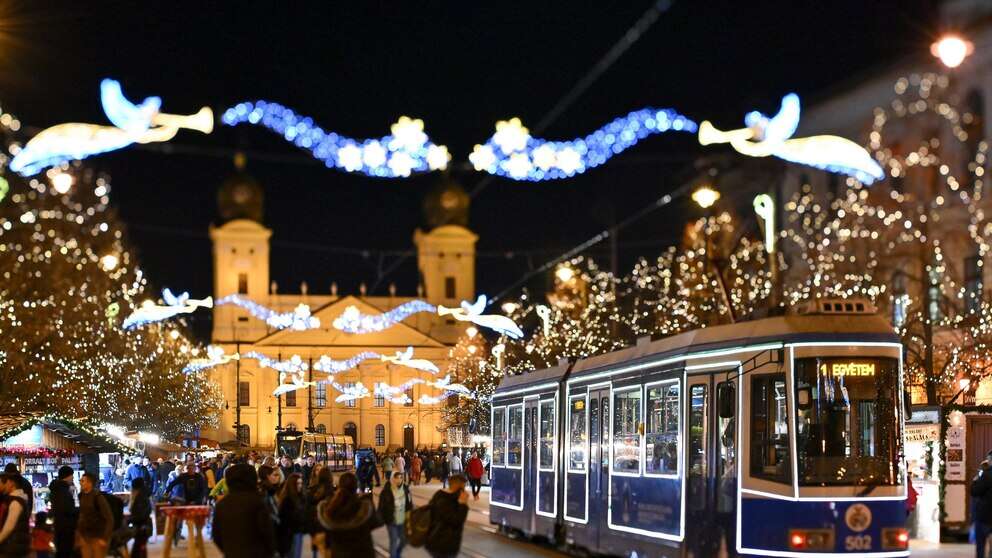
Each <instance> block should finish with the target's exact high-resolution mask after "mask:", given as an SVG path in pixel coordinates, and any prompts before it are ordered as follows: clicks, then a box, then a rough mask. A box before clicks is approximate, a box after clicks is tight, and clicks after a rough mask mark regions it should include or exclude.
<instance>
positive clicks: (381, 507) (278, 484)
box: [0, 449, 486, 558]
mask: <svg viewBox="0 0 992 558" xmlns="http://www.w3.org/2000/svg"><path fill="white" fill-rule="evenodd" d="M485 474H486V465H485V463H484V462H483V461H482V459H481V458H480V456H479V454H478V453H475V452H472V453H471V455H469V454H468V453H466V454H465V455H459V454H456V453H454V452H450V451H449V452H431V453H428V452H408V451H403V450H401V451H399V452H396V453H392V454H386V455H377V454H376V453H374V452H373V451H372V450H371V449H365V450H359V451H358V452H356V457H355V463H354V472H344V473H339V474H337V475H336V474H335V473H334V472H332V471H331V470H330V469H329V468H325V467H324V466H323V465H322V464H320V463H318V462H317V461H316V460H315V459H314V457H313V456H308V457H306V458H304V459H303V460H296V461H294V460H291V459H290V458H288V457H286V456H282V457H280V458H279V459H276V458H275V457H273V456H267V457H265V456H262V455H259V454H257V453H254V452H252V453H249V454H247V455H243V456H240V457H236V456H234V455H233V454H229V455H226V456H217V457H211V458H206V459H204V458H201V457H200V456H198V455H197V454H187V455H186V456H185V457H183V458H176V459H171V460H165V459H158V460H156V461H150V460H149V459H147V458H143V459H128V460H122V461H121V462H120V463H119V464H118V465H117V466H114V467H111V468H110V469H109V470H108V471H105V472H104V474H103V477H104V478H103V479H102V480H101V479H100V478H99V477H98V476H97V475H96V474H93V473H90V472H87V473H83V474H82V475H81V476H79V475H78V474H77V472H76V471H74V470H73V469H72V468H71V467H68V466H63V467H61V468H60V469H59V470H58V474H57V478H56V479H55V480H53V481H52V482H51V484H50V485H49V510H50V511H48V512H38V513H37V514H35V515H34V517H32V515H31V511H32V510H33V509H35V506H34V502H33V498H34V492H33V489H32V487H31V484H30V483H29V482H28V481H27V480H26V479H25V478H24V477H23V476H21V475H20V473H19V472H18V470H17V467H16V466H15V465H13V464H9V465H7V467H6V469H5V470H4V472H3V473H2V474H0V557H3V558H8V557H10V558H20V557H28V556H34V557H37V558H48V557H49V556H55V557H56V558H77V557H82V558H91V557H92V558H103V557H105V556H107V555H108V553H109V554H116V553H115V551H116V550H118V549H123V548H126V546H127V544H128V543H129V542H130V543H131V549H130V556H132V557H134V558H145V557H146V556H147V543H148V540H149V538H150V537H151V535H152V532H153V519H152V517H153V512H154V509H155V503H156V502H161V503H164V504H165V505H210V506H212V507H213V508H212V511H213V518H212V521H210V523H209V525H207V527H208V529H209V531H210V536H211V538H212V539H213V541H214V543H215V544H216V545H217V547H218V548H219V549H220V550H221V552H222V553H223V555H224V556H226V557H231V558H238V557H251V558H259V557H261V558H275V557H279V558H302V557H303V556H304V553H305V552H306V554H307V556H313V557H314V558H316V557H317V556H322V557H328V556H348V557H349V558H362V557H370V558H371V557H373V556H375V548H374V546H373V543H372V532H373V530H375V529H378V528H380V527H385V528H386V530H387V532H388V537H389V553H390V556H391V557H392V558H396V557H399V556H401V555H402V553H403V550H404V548H405V547H406V546H407V542H408V540H407V533H408V531H410V530H411V529H413V526H412V525H410V522H411V517H415V516H416V515H417V514H419V515H420V517H421V519H420V520H419V521H420V523H418V525H419V526H420V527H419V529H420V531H419V532H420V534H421V538H423V540H421V541H419V542H418V541H416V540H413V541H411V542H413V543H415V544H416V545H417V546H419V545H421V544H422V545H423V546H424V547H425V549H426V550H427V552H428V553H429V554H430V555H431V556H434V557H448V556H455V555H457V554H458V551H459V548H460V546H461V537H462V529H463V526H464V523H465V520H466V517H467V515H468V500H469V498H470V495H469V491H468V489H467V487H471V497H474V498H475V499H476V500H478V499H479V490H480V488H481V486H482V482H483V478H484V476H485ZM435 479H436V480H438V481H440V484H441V488H440V490H438V491H437V492H436V493H435V494H434V495H433V497H432V498H431V500H430V502H429V503H428V504H427V505H426V506H422V507H421V508H417V507H416V506H415V505H414V500H413V495H412V493H411V486H412V485H419V484H423V483H430V482H432V481H433V480H435ZM380 486H381V487H382V488H381V490H377V488H378V487H380ZM126 492H129V493H130V494H129V497H128V498H124V499H122V498H121V497H120V496H122V495H124V493H126ZM125 501H126V502H127V503H126V504H125ZM125 505H127V513H125ZM424 510H429V511H426V512H425V511H424ZM189 535H191V534H189V533H187V536H189ZM308 535H309V538H307V536H308ZM181 538H182V533H181V532H177V533H176V534H175V538H174V540H172V541H167V542H166V544H178V542H179V540H180V539H181ZM307 542H309V545H308V546H309V549H307V548H304V545H305V544H307Z"/></svg>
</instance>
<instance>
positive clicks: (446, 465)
mask: <svg viewBox="0 0 992 558" xmlns="http://www.w3.org/2000/svg"><path fill="white" fill-rule="evenodd" d="M434 459H435V460H436V461H438V462H440V466H439V467H438V468H437V470H439V471H441V473H440V474H439V475H438V476H439V477H440V478H441V486H442V487H444V488H448V477H450V476H451V462H450V461H449V460H448V458H447V456H444V455H438V456H436V457H435V458H434Z"/></svg>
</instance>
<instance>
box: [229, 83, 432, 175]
mask: <svg viewBox="0 0 992 558" xmlns="http://www.w3.org/2000/svg"><path fill="white" fill-rule="evenodd" d="M221 121H222V122H223V123H224V124H226V125H228V126H236V125H238V124H244V123H248V124H256V125H261V126H264V127H265V128H268V129H269V130H271V131H273V132H275V133H277V134H279V135H281V136H282V137H283V138H285V139H286V141H290V142H293V144H294V145H296V146H297V147H300V148H303V149H306V150H307V151H310V153H312V154H313V156H314V157H315V158H317V159H319V160H321V161H323V162H324V164H326V165H327V166H328V167H334V168H338V169H341V170H344V171H347V172H360V173H363V174H366V175H368V176H376V177H383V178H398V177H407V176H410V174H411V173H413V172H426V171H431V170H440V169H444V168H446V167H447V166H448V161H449V160H450V159H451V157H450V155H448V148H447V147H445V146H443V145H435V144H434V143H432V142H430V141H429V139H428V137H427V134H425V133H424V122H423V120H419V119H411V118H408V117H406V116H403V117H400V119H399V121H397V122H396V123H395V124H393V125H392V127H391V128H390V131H391V132H392V134H391V135H388V136H385V137H382V138H378V139H365V140H359V139H352V138H348V137H345V136H341V135H338V134H336V133H334V132H325V131H324V130H323V129H322V128H320V127H319V126H317V125H315V124H314V123H313V120H312V119H311V118H309V117H304V116H300V115H298V114H296V113H295V112H293V111H292V110H291V109H289V108H286V107H284V106H282V105H280V104H278V103H270V102H266V101H257V102H255V103H239V104H238V105H235V106H234V107H231V108H229V109H227V110H226V111H224V115H223V116H222V117H221Z"/></svg>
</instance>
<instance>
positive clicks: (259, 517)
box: [211, 463, 276, 558]
mask: <svg viewBox="0 0 992 558" xmlns="http://www.w3.org/2000/svg"><path fill="white" fill-rule="evenodd" d="M224 480H225V482H226V483H227V487H228V493H227V496H226V497H225V498H224V499H223V500H221V501H219V502H217V507H216V508H215V509H214V520H213V525H212V530H211V532H212V533H213V540H214V544H216V545H217V548H219V549H220V551H221V554H223V555H224V556H225V558H271V557H272V556H274V555H275V554H276V529H275V524H274V523H273V522H272V516H271V515H270V514H269V510H268V509H267V508H266V506H265V503H264V502H263V501H262V497H261V496H260V495H259V492H258V475H257V474H256V473H255V467H253V466H251V465H248V464H245V463H240V464H236V465H231V466H229V467H227V469H226V470H225V471H224Z"/></svg>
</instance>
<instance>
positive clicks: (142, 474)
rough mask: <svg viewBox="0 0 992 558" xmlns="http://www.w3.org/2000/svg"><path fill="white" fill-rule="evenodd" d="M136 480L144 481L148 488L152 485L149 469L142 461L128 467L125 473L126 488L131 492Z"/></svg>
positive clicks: (136, 461)
mask: <svg viewBox="0 0 992 558" xmlns="http://www.w3.org/2000/svg"><path fill="white" fill-rule="evenodd" d="M136 479H144V480H145V485H146V486H148V485H150V484H151V480H152V479H151V474H150V473H149V472H148V469H147V468H146V467H145V466H144V465H142V464H141V461H140V460H135V462H134V463H132V464H130V465H128V466H127V469H126V470H125V471H124V488H126V489H128V490H130V489H131V487H132V486H133V485H134V481H135V480H136Z"/></svg>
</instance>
